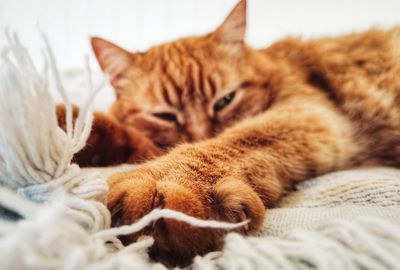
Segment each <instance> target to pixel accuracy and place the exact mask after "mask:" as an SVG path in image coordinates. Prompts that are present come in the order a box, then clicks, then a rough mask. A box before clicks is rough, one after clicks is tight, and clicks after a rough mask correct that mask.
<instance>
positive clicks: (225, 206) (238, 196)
mask: <svg viewBox="0 0 400 270" xmlns="http://www.w3.org/2000/svg"><path fill="white" fill-rule="evenodd" d="M210 199H211V202H212V211H213V213H214V216H215V217H216V219H217V220H222V221H228V222H241V221H244V220H249V223H248V224H247V225H245V226H244V227H242V228H239V229H238V231H240V232H242V233H245V234H248V233H253V232H256V231H258V230H259V229H260V228H261V225H262V223H263V221H264V215H265V207H264V205H263V202H262V201H261V199H260V197H259V196H258V195H257V193H256V192H255V191H254V190H253V189H252V188H251V187H250V186H249V185H248V184H246V183H245V182H243V181H240V180H232V179H224V180H221V181H219V182H218V183H217V184H216V185H215V186H214V187H213V188H212V190H211V192H210Z"/></svg>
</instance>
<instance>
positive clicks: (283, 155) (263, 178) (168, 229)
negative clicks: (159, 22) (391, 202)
mask: <svg viewBox="0 0 400 270" xmlns="http://www.w3.org/2000/svg"><path fill="white" fill-rule="evenodd" d="M245 28H246V1H245V0H242V1H240V2H239V4H238V5H237V6H236V7H235V8H234V9H233V11H232V12H231V13H230V14H229V16H228V17H227V18H226V20H225V21H224V22H223V23H222V25H221V26H219V27H218V28H217V30H215V31H214V32H212V33H210V34H207V35H204V36H200V37H187V38H183V39H179V40H177V41H174V42H171V43H167V44H163V45H160V46H157V47H154V48H151V49H150V50H148V51H147V52H143V53H130V52H128V51H126V50H124V49H122V48H120V47H118V46H116V45H114V44H112V43H110V42H108V41H105V40H102V39H100V38H93V39H92V46H93V49H94V52H95V54H96V56H97V58H98V61H99V64H100V66H101V68H102V69H103V70H104V72H106V73H108V74H109V75H110V78H111V84H112V85H113V87H114V88H115V92H116V95H117V100H116V101H115V103H114V105H113V106H112V108H111V116H106V115H103V116H101V117H100V118H101V119H102V120H101V121H103V122H101V123H100V124H99V121H98V118H99V116H97V119H96V120H95V125H100V127H103V128H102V129H103V132H104V134H108V135H107V136H110V138H111V139H110V141H108V143H104V142H102V141H101V138H102V137H101V136H97V139H93V136H94V135H93V134H92V136H91V138H92V142H93V144H94V145H95V144H96V142H97V144H103V145H104V144H109V146H110V149H109V150H107V151H112V148H113V142H112V141H113V140H114V139H115V140H119V139H120V138H121V137H124V138H125V140H122V141H121V140H120V141H119V142H120V146H121V147H122V148H124V147H125V148H126V149H127V150H126V151H127V152H125V154H126V157H125V158H123V159H119V160H117V162H124V161H127V160H129V159H130V160H140V159H141V158H143V159H146V158H148V157H149V156H150V157H153V156H157V155H160V154H162V153H166V152H167V153H166V154H164V155H162V156H161V157H158V158H156V159H154V160H152V161H149V162H147V163H145V164H144V165H143V166H142V167H140V168H139V169H137V170H135V171H132V172H128V173H118V174H115V175H113V176H112V177H111V179H110V193H109V197H108V206H109V208H110V210H111V211H112V215H113V223H114V225H121V224H131V223H133V222H135V221H136V220H138V219H139V218H141V217H142V216H144V215H145V214H147V213H149V212H150V211H151V210H152V209H154V208H170V209H174V210H178V211H182V212H184V213H187V214H189V215H192V216H195V217H198V218H201V219H213V220H222V221H228V222H238V221H242V220H245V219H249V220H250V223H249V224H248V226H245V227H243V228H242V229H240V230H238V231H239V232H240V233H243V234H254V233H256V232H257V231H259V230H260V228H261V226H262V224H263V220H264V217H265V214H266V212H268V210H266V209H268V208H270V207H273V206H274V204H275V203H276V202H277V201H278V200H279V198H280V197H281V196H282V195H283V194H284V193H285V192H287V191H290V189H291V188H292V186H293V185H295V184H296V183H298V182H300V181H304V180H306V179H308V178H310V177H313V176H316V175H321V174H324V173H327V172H331V171H335V170H342V169H345V168H349V167H353V166H358V165H365V164H384V165H392V166H399V165H400V28H395V29H392V30H390V31H380V30H370V31H368V32H365V33H361V34H353V35H347V36H342V37H336V38H323V39H318V40H311V41H303V40H301V39H297V38H288V39H284V40H282V41H279V42H277V43H275V44H272V45H271V46H269V47H268V48H266V49H263V50H254V49H252V48H250V47H249V46H247V45H246V44H245V43H244V34H245ZM265 31H268V30H267V29H266V30H265ZM129 128H131V129H132V130H131V131H130V132H128V131H127V130H128V129H129ZM116 133H118V134H119V135H115V134H116ZM104 134H103V135H104ZM121 134H122V135H121ZM107 136H106V137H107ZM141 140H144V141H145V144H141V143H139V144H138V141H141ZM116 144H117V145H118V143H116ZM143 145H145V147H144V148H143ZM137 148H140V149H141V151H135V149H137ZM147 148H148V149H149V151H150V152H151V153H152V154H151V155H147V154H146V153H145V152H146V149H147ZM94 149H96V147H94ZM161 149H162V150H161ZM84 151H85V150H84ZM95 152H96V151H95ZM141 153H142V154H143V156H141V155H142V154H141ZM90 154H91V155H94V153H90ZM101 154H102V153H101V151H100V152H99V151H98V153H97V154H96V155H97V156H98V155H101ZM86 155H87V153H86ZM108 156H109V158H110V160H108V161H107V160H105V161H104V162H105V163H107V162H109V163H115V160H113V158H117V159H118V154H116V155H114V156H113V155H110V154H108ZM89 163H90V162H89ZM225 233H226V232H225V231H221V230H214V229H213V230H211V229H204V228H195V227H191V226H189V225H187V224H184V223H181V222H177V221H174V220H169V219H163V220H159V221H157V222H156V223H155V224H153V226H152V227H149V228H146V229H145V230H144V231H143V232H141V233H140V234H150V235H152V236H154V238H155V245H154V246H153V247H152V249H151V254H152V256H153V257H154V258H157V259H161V260H167V261H169V262H172V263H186V262H188V261H189V260H190V259H191V258H192V257H193V256H194V255H195V254H204V253H206V252H208V251H211V250H215V249H218V248H220V247H221V245H222V242H223V235H224V234H225ZM140 234H136V235H131V236H128V237H125V239H124V240H125V241H126V242H131V241H134V240H135V239H137V237H138V236H139V235H140Z"/></svg>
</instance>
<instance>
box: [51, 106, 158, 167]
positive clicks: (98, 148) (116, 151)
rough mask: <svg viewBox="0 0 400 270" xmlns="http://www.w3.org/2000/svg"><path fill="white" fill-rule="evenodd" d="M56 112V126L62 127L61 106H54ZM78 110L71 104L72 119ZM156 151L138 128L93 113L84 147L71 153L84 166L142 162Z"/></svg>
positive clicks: (63, 107)
mask: <svg viewBox="0 0 400 270" xmlns="http://www.w3.org/2000/svg"><path fill="white" fill-rule="evenodd" d="M56 112H57V119H58V123H59V125H60V127H62V128H63V129H65V106H64V105H58V106H57V107H56ZM78 112H79V109H78V108H77V107H73V118H74V119H76V118H77V116H78ZM160 154H161V150H160V149H159V148H157V147H156V146H155V145H154V144H153V142H152V141H151V140H150V139H148V138H147V137H146V136H145V135H144V134H143V133H141V132H140V131H138V130H136V129H134V128H132V127H127V126H123V125H122V124H120V123H119V122H118V121H116V120H115V119H114V118H112V116H110V115H108V114H105V113H100V112H95V113H94V118H93V125H92V130H91V133H90V135H89V138H88V140H87V142H86V146H85V147H84V148H83V149H82V150H81V151H79V152H78V153H77V154H76V155H75V157H74V162H76V163H78V164H79V165H80V166H85V167H87V166H109V165H116V164H121V163H137V162H143V161H147V160H150V159H153V158H155V157H157V156H159V155H160Z"/></svg>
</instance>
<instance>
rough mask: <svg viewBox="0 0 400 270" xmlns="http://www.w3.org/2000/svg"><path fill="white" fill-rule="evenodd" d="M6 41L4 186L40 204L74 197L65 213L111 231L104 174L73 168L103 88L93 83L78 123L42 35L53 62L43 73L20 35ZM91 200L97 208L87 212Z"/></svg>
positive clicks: (0, 167)
mask: <svg viewBox="0 0 400 270" xmlns="http://www.w3.org/2000/svg"><path fill="white" fill-rule="evenodd" d="M7 39H8V43H9V46H8V48H6V49H4V50H3V52H2V59H3V63H2V66H1V70H0V130H2V136H0V184H2V185H5V186H7V187H10V188H12V189H14V190H17V191H18V192H19V193H20V194H22V195H23V196H25V197H27V198H29V199H31V200H34V201H38V202H45V201H48V200H51V198H52V197H54V196H55V194H57V196H59V194H60V192H61V193H65V194H66V195H65V196H66V197H68V195H67V194H70V195H73V197H71V196H70V197H69V200H66V201H67V203H66V206H67V207H66V208H65V210H64V211H66V212H68V213H69V215H70V216H72V217H74V218H75V219H77V221H79V222H80V223H81V224H82V225H84V226H85V227H86V228H88V229H89V230H99V229H103V228H108V227H109V226H110V214H109V211H108V210H107V209H106V207H105V205H104V202H105V198H106V194H107V192H108V186H107V182H106V179H105V178H104V177H103V176H101V175H100V174H99V173H93V174H91V175H87V174H83V173H81V170H80V168H79V167H78V166H77V165H76V164H72V163H71V160H72V158H73V155H74V154H75V153H77V152H78V151H79V150H80V149H82V148H83V147H84V145H85V142H86V140H87V138H88V136H89V133H90V130H91V126H92V120H93V113H92V102H93V99H94V97H95V95H96V93H97V92H98V91H99V90H100V89H101V87H98V88H96V89H93V87H92V83H91V79H89V82H90V83H89V87H90V89H89V91H90V94H89V99H88V101H87V102H86V104H85V106H84V107H82V108H81V110H80V112H79V115H78V117H77V119H76V121H75V123H73V119H72V107H71V103H70V101H69V99H68V96H67V93H66V91H65V89H64V87H63V85H62V82H61V80H60V76H59V72H58V70H57V67H56V63H55V58H54V56H53V53H52V50H51V48H50V46H49V44H48V41H47V39H46V37H45V36H44V35H43V39H44V41H45V44H46V50H45V52H46V54H47V59H48V60H47V61H46V59H45V68H44V70H43V71H42V72H39V71H38V70H37V68H36V67H35V65H34V64H33V63H32V60H31V58H30V56H29V54H28V52H27V50H26V49H25V48H24V47H23V46H22V45H21V43H20V41H19V39H18V37H17V36H16V35H14V36H10V35H9V34H7ZM49 68H50V70H51V73H52V75H53V76H52V78H53V80H54V81H55V83H54V84H55V86H56V89H57V91H58V92H59V93H60V94H61V97H62V98H63V101H64V103H65V105H66V131H64V130H62V129H61V128H60V127H59V126H58V121H57V115H56V112H55V108H56V104H55V102H54V100H53V98H52V96H51V95H50V85H51V84H50V83H49V74H48V73H49V72H48V69H49ZM88 74H89V76H90V70H89V72H88ZM86 200H94V201H97V202H98V203H96V202H94V203H93V204H92V205H90V207H88V202H87V201H86ZM83 213H84V214H83Z"/></svg>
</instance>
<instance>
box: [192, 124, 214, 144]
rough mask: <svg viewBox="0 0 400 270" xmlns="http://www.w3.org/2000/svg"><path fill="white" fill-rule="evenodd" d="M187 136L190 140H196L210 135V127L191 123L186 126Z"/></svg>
mask: <svg viewBox="0 0 400 270" xmlns="http://www.w3.org/2000/svg"><path fill="white" fill-rule="evenodd" d="M186 134H187V138H188V141H190V142H197V141H202V140H205V139H208V138H210V137H211V129H210V128H209V127H208V126H207V125H193V126H191V127H188V130H187V133H186Z"/></svg>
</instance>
